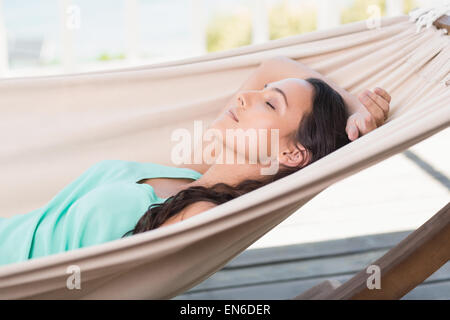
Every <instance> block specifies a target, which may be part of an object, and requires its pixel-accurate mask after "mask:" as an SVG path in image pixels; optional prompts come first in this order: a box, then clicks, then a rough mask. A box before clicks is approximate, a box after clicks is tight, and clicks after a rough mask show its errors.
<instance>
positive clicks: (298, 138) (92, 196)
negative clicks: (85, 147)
mask: <svg viewBox="0 0 450 320" xmlns="http://www.w3.org/2000/svg"><path fill="white" fill-rule="evenodd" d="M311 77H314V78H311ZM327 83H328V84H327ZM377 91H378V92H377V93H372V92H370V94H368V95H367V96H366V98H363V97H362V96H361V97H360V99H361V102H362V103H360V102H359V101H358V100H357V99H356V98H355V97H353V96H352V95H350V94H349V93H347V92H345V90H343V89H341V88H339V87H338V86H337V85H335V84H334V83H332V82H331V81H330V80H329V79H325V78H324V77H323V76H321V75H320V74H319V73H317V72H315V71H313V70H311V69H309V68H307V67H306V66H304V65H302V64H300V63H298V62H295V61H293V60H290V59H288V58H284V57H276V58H273V59H269V60H267V61H265V62H264V63H262V64H261V66H260V67H259V68H258V69H257V70H256V71H255V72H254V73H253V74H252V75H251V77H250V78H249V79H248V80H247V81H246V82H245V83H244V85H243V86H242V87H241V89H240V90H239V91H238V92H237V94H236V95H235V96H234V97H233V98H232V99H231V101H230V102H229V103H228V104H227V106H225V108H224V110H223V111H222V112H221V113H220V115H219V116H218V117H217V119H216V120H215V121H214V122H213V123H212V125H211V129H215V130H216V132H219V133H225V131H226V130H230V129H231V130H235V129H270V130H273V129H276V130H277V132H278V139H277V140H276V141H275V142H274V141H271V143H276V145H277V147H278V149H277V152H276V154H271V156H275V157H276V159H275V158H272V160H273V161H276V162H277V165H279V167H278V170H277V171H276V172H274V173H273V174H267V175H262V174H261V169H262V168H263V167H264V165H263V164H262V163H259V162H257V163H247V162H246V163H244V164H242V163H228V162H226V163H220V162H219V161H215V162H213V163H212V164H208V163H202V164H198V165H197V164H195V165H179V166H178V167H172V166H163V165H158V164H155V163H138V162H130V161H119V160H106V161H102V162H99V163H97V164H96V165H94V166H92V167H91V168H89V169H88V170H87V171H86V172H85V173H83V174H82V175H81V176H80V177H79V178H77V179H76V180H75V181H73V182H72V183H71V184H69V185H68V186H66V187H65V188H64V189H63V190H61V191H60V192H59V193H58V194H57V195H56V196H55V197H54V198H53V199H51V200H50V202H49V203H48V204H47V205H46V206H44V207H42V208H39V209H36V210H34V211H32V212H29V213H27V214H22V215H16V216H14V217H12V218H8V219H1V220H0V264H9V263H14V262H19V261H23V260H27V259H33V258H37V257H42V256H47V255H50V254H55V253H59V252H64V251H68V250H73V249H77V248H82V247H87V246H91V245H95V244H99V243H104V242H107V241H111V240H115V239H119V238H121V237H122V236H128V235H131V234H136V233H140V232H145V231H149V230H152V229H155V228H158V227H162V226H167V225H170V224H172V223H176V222H178V221H180V220H183V219H186V218H188V217H191V216H193V215H196V214H199V213H201V212H204V211H205V210H207V209H209V208H212V207H214V206H216V205H219V204H222V203H224V202H226V201H229V200H231V199H234V198H236V197H239V196H240V195H242V194H245V193H247V192H250V191H252V190H255V189H257V188H259V187H261V186H263V185H265V184H267V183H270V182H272V181H275V180H277V179H280V178H282V177H284V176H286V175H289V174H291V173H293V172H295V171H298V170H300V169H301V168H304V167H305V166H307V165H309V164H311V163H313V162H314V161H316V160H318V159H320V158H322V157H324V156H326V155H327V154H329V153H330V152H333V151H334V150H336V149H338V148H340V147H342V146H344V145H345V144H347V143H349V142H350V141H351V140H353V139H355V138H356V137H357V134H358V133H356V134H355V132H352V130H358V131H359V132H360V133H361V134H365V133H367V132H369V131H370V130H372V129H374V128H375V127H376V126H378V125H381V124H382V123H383V121H384V120H385V117H386V116H387V112H388V108H389V100H390V97H389V95H388V94H387V93H386V92H385V91H384V90H381V89H378V90H377ZM371 125H372V126H371ZM347 135H348V136H349V137H348V136H347ZM223 136H225V135H223ZM222 142H223V148H221V150H222V151H218V150H219V149H217V150H216V149H214V157H215V159H218V158H219V156H221V155H223V150H228V151H230V150H231V152H232V153H234V154H235V155H238V154H241V155H243V156H244V157H246V158H247V157H248V153H247V151H248V150H247V149H246V148H240V147H239V146H234V144H232V143H231V142H230V141H228V140H226V139H225V140H223V141H222ZM270 150H272V149H271V148H270ZM274 159H275V160H274ZM230 173H232V174H230Z"/></svg>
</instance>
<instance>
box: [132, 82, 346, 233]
mask: <svg viewBox="0 0 450 320" xmlns="http://www.w3.org/2000/svg"><path fill="white" fill-rule="evenodd" d="M305 80H306V81H308V82H309V83H310V84H311V85H312V86H313V87H314V97H313V106H312V111H311V112H310V113H308V114H306V115H304V116H303V117H302V120H301V121H300V123H299V127H298V130H297V131H296V132H295V133H293V135H292V138H293V139H295V140H294V141H298V142H299V143H301V144H302V145H303V146H304V147H305V148H306V149H307V150H308V151H309V154H310V157H309V161H308V162H307V163H306V164H302V165H301V166H298V167H289V166H283V165H281V166H280V169H279V170H278V171H277V173H276V174H273V175H265V176H263V178H261V179H259V180H253V179H248V180H244V181H242V182H240V183H238V184H237V185H235V186H231V185H228V184H225V183H217V184H215V185H213V186H212V187H209V188H207V187H203V186H193V187H189V188H186V189H184V190H181V191H180V192H178V193H177V194H175V195H174V196H171V197H169V198H168V199H167V200H166V201H165V202H163V203H156V204H152V205H150V207H149V208H148V210H147V211H146V212H145V213H144V215H143V216H142V217H141V218H140V219H139V221H138V223H137V224H136V226H135V227H134V229H133V230H130V231H128V232H127V233H126V234H125V235H124V237H125V236H127V235H129V234H136V233H141V232H145V231H149V230H152V229H156V228H158V227H159V226H161V225H162V224H163V223H164V222H165V221H167V220H168V219H169V218H171V217H173V216H174V215H176V214H177V213H179V212H180V211H181V210H183V209H184V208H186V207H187V206H189V205H190V204H193V203H195V202H199V201H208V202H211V203H214V204H216V205H220V204H222V203H225V202H227V201H230V200H232V199H234V198H237V197H239V196H241V195H243V194H245V193H247V192H250V191H253V190H255V189H258V188H260V187H262V186H264V185H266V184H268V183H271V182H273V181H276V180H278V179H281V178H283V177H285V176H287V175H290V174H291V173H294V172H296V171H298V170H300V169H301V168H304V167H306V166H308V165H310V164H311V163H313V162H315V161H317V160H319V159H320V158H322V157H324V156H326V155H328V154H329V153H331V152H333V151H335V150H337V149H339V148H340V147H342V146H344V145H346V144H347V143H349V142H350V140H349V139H348V137H347V133H346V131H345V127H346V124H347V118H348V117H349V114H348V112H347V108H346V105H345V103H344V100H343V99H342V97H341V95H340V94H339V93H338V92H336V91H335V90H334V89H333V88H331V87H330V86H329V85H328V84H327V83H326V82H324V81H322V80H320V79H317V78H308V79H305Z"/></svg>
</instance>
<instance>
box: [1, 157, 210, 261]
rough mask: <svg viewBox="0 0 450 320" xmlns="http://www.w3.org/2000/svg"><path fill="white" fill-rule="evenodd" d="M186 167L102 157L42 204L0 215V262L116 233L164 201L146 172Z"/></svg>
mask: <svg viewBox="0 0 450 320" xmlns="http://www.w3.org/2000/svg"><path fill="white" fill-rule="evenodd" d="M201 176H202V175H201V174H200V173H199V172H197V171H194V170H191V169H187V168H177V167H170V166H165V165H160V164H155V163H141V162H132V161H122V160H105V161H101V162H99V163H97V164H95V165H93V166H92V167H91V168H89V169H88V170H86V171H85V172H84V173H83V174H82V175H81V176H80V177H78V178H77V179H76V180H75V181H73V182H72V183H70V184H69V185H67V186H66V187H65V188H64V189H62V190H61V191H60V192H59V193H58V194H57V195H56V196H54V197H53V199H51V200H50V202H48V203H47V204H46V205H45V206H44V207H42V208H39V209H36V210H33V211H31V212H29V213H26V214H19V215H15V216H13V217H11V218H0V265H5V264H10V263H15V262H19V261H23V260H27V259H33V258H37V257H42V256H47V255H50V254H55V253H59V252H63V251H68V250H73V249H78V248H84V247H87V246H92V245H95V244H100V243H104V242H107V241H111V240H115V239H120V238H121V237H122V236H123V235H124V234H125V233H126V232H128V231H130V230H132V229H133V228H134V227H135V225H136V223H137V222H138V220H139V219H140V218H141V216H142V215H143V214H144V213H145V212H146V211H147V209H148V207H149V206H150V205H151V204H153V203H162V202H164V201H165V200H166V199H164V198H159V197H158V196H157V195H156V194H155V192H154V190H153V188H152V187H151V186H150V185H148V184H146V183H142V184H139V183H137V182H138V181H140V180H142V179H147V178H163V177H164V178H190V179H194V180H197V179H199V178H200V177H201Z"/></svg>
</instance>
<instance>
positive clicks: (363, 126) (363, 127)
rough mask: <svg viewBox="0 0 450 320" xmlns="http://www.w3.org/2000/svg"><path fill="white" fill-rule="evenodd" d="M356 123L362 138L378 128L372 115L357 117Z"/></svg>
mask: <svg viewBox="0 0 450 320" xmlns="http://www.w3.org/2000/svg"><path fill="white" fill-rule="evenodd" d="M355 122H356V125H357V127H358V129H359V132H361V135H362V136H363V135H365V134H367V133H369V132H370V131H372V130H374V129H376V128H377V124H376V122H375V120H374V118H373V117H372V116H371V115H370V114H367V115H365V116H363V115H361V116H359V117H357V118H356V119H355Z"/></svg>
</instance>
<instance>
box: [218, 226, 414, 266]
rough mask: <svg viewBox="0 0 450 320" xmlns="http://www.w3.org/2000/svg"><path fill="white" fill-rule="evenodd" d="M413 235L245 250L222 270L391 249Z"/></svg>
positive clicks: (387, 235)
mask: <svg viewBox="0 0 450 320" xmlns="http://www.w3.org/2000/svg"><path fill="white" fill-rule="evenodd" d="M411 232H413V230H410V231H401V232H391V233H383V234H375V235H368V236H361V237H351V238H345V239H338V240H328V241H320V242H314V243H304V244H296V245H289V246H281V247H274V248H264V249H252V250H246V251H244V252H243V253H241V254H240V255H239V256H237V257H236V258H234V259H233V260H231V261H230V262H229V263H228V264H227V265H226V266H225V267H224V268H223V269H222V270H228V269H235V268H243V267H251V266H257V265H264V264H273V263H279V262H288V261H300V260H308V259H313V258H320V257H325V256H329V255H343V254H351V253H358V252H365V251H370V250H379V249H388V248H392V247H393V246H395V245H396V244H397V243H399V242H400V241H401V240H403V239H405V238H406V237H407V236H408V234H410V233H411Z"/></svg>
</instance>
